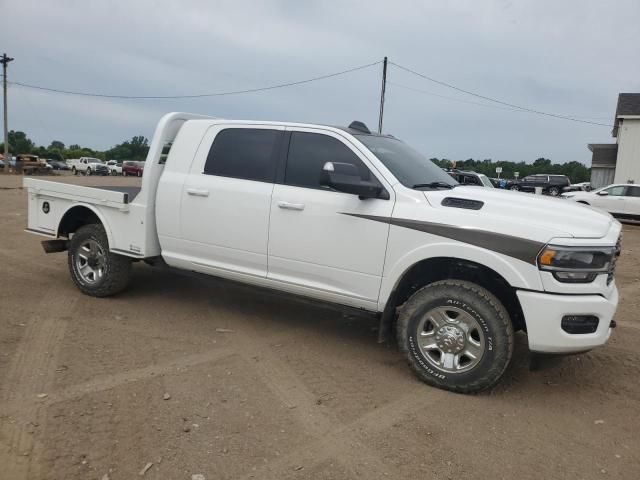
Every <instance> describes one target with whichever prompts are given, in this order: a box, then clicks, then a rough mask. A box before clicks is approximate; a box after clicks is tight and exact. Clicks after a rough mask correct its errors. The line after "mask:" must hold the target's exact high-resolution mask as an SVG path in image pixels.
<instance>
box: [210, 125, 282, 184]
mask: <svg viewBox="0 0 640 480" xmlns="http://www.w3.org/2000/svg"><path fill="white" fill-rule="evenodd" d="M281 137H282V132H281V131H280V130H269V129H263V128H227V129H224V130H221V131H220V132H219V133H218V134H217V135H216V138H215V139H214V140H213V144H212V145H211V149H210V150H209V155H208V156H207V162H206V163H205V166H204V173H205V174H206V175H218V176H221V177H233V178H242V179H245V180H256V181H259V182H274V181H275V175H276V155H277V150H278V145H279V143H280V142H279V141H278V140H279V139H280V138H281Z"/></svg>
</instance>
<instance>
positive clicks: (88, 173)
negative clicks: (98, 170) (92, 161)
mask: <svg viewBox="0 0 640 480" xmlns="http://www.w3.org/2000/svg"><path fill="white" fill-rule="evenodd" d="M85 175H87V176H89V175H91V168H87V171H86V172H85Z"/></svg>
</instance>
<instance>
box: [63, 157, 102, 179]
mask: <svg viewBox="0 0 640 480" xmlns="http://www.w3.org/2000/svg"><path fill="white" fill-rule="evenodd" d="M67 165H69V167H70V168H71V173H73V174H74V175H77V174H78V173H83V174H85V175H109V173H110V170H109V167H108V166H107V165H105V164H104V163H103V161H102V160H100V159H99V158H92V157H80V158H74V159H70V160H67Z"/></svg>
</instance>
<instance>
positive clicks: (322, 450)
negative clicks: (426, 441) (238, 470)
mask: <svg viewBox="0 0 640 480" xmlns="http://www.w3.org/2000/svg"><path fill="white" fill-rule="evenodd" d="M447 395H448V394H447V392H444V391H441V390H435V389H430V390H429V391H428V392H425V387H424V385H422V384H420V385H416V386H415V388H412V389H411V390H410V391H408V392H407V393H406V394H404V395H403V396H402V397H400V398H399V399H397V400H394V401H392V402H390V403H387V404H386V405H384V406H382V407H380V408H377V409H375V410H371V411H369V412H367V413H365V414H364V415H363V416H361V417H360V418H358V419H357V420H355V421H353V422H351V423H348V424H346V425H345V424H342V425H339V426H338V425H334V427H333V428H332V429H331V431H328V432H325V434H324V435H322V436H320V437H318V439H317V440H316V441H315V442H312V443H311V444H307V445H301V446H300V447H299V448H297V449H294V450H292V451H290V452H289V453H287V454H286V455H283V456H281V457H278V458H277V459H275V460H272V461H271V462H269V463H267V464H265V465H264V466H262V467H260V468H258V469H257V470H255V471H252V472H251V474H248V475H245V476H244V477H242V479H243V480H249V479H251V478H260V479H278V480H279V479H281V478H283V477H284V476H285V474H286V472H290V471H291V468H292V466H294V465H304V466H306V467H309V466H314V465H319V464H322V463H323V462H325V461H327V460H330V459H332V458H337V459H338V460H340V459H341V458H345V457H346V458H348V459H350V460H352V459H358V460H359V461H360V462H361V464H360V465H358V471H357V472H353V473H354V474H355V475H354V476H355V477H358V476H363V477H365V478H380V477H386V478H394V474H393V467H390V466H388V465H386V464H385V463H384V462H383V460H381V458H382V455H381V454H379V453H378V452H376V451H374V450H373V449H372V447H371V445H365V444H364V443H363V441H362V436H363V435H364V434H367V435H375V434H378V433H380V432H384V431H386V430H387V429H389V428H391V427H392V426H393V425H394V424H395V423H396V422H398V421H399V420H400V419H401V418H402V417H403V416H404V415H406V414H407V413H408V412H411V411H416V410H417V409H421V408H426V407H428V406H429V405H432V404H434V403H436V402H445V401H446V396H447ZM343 466H344V467H345V468H348V469H349V463H347V462H345V463H344V464H343Z"/></svg>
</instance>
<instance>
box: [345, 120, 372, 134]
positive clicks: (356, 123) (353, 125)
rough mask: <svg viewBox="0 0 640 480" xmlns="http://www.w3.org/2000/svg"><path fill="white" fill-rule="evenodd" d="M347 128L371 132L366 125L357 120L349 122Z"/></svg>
mask: <svg viewBox="0 0 640 480" xmlns="http://www.w3.org/2000/svg"><path fill="white" fill-rule="evenodd" d="M349 128H350V129H352V130H357V131H359V132H362V133H371V130H369V129H368V128H367V126H366V125H365V124H364V123H363V122H361V121H359V120H354V121H353V122H351V124H350V125H349Z"/></svg>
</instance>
